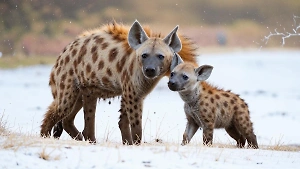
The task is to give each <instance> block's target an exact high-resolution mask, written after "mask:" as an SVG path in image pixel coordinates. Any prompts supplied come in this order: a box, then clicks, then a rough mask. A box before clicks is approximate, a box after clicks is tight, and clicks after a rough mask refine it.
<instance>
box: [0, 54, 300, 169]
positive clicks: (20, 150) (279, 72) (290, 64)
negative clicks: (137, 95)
mask: <svg viewBox="0 0 300 169" xmlns="http://www.w3.org/2000/svg"><path fill="white" fill-rule="evenodd" d="M299 56H300V51H299V50H275V51H274V50H259V51H238V52H229V53H216V54H203V55H201V56H200V57H199V63H200V64H210V65H212V66H214V70H213V72H212V75H211V77H210V78H209V79H208V81H209V82H210V83H211V84H213V85H215V86H218V87H220V88H224V89H226V90H227V89H230V90H232V91H233V92H234V93H237V94H240V96H241V97H242V98H243V99H245V101H246V102H247V103H248V105H249V108H250V115H251V120H252V122H253V125H254V132H255V134H256V135H257V139H258V144H259V146H260V149H258V150H253V149H238V148H235V142H234V140H233V139H232V138H230V137H229V136H228V134H227V133H226V132H225V130H224V129H218V130H215V132H214V141H213V144H214V146H213V147H206V146H203V145H202V130H199V131H198V132H197V133H196V135H195V136H194V137H193V139H192V141H191V143H190V144H189V145H186V146H181V145H180V143H181V139H182V134H183V131H184V129H185V124H186V119H185V115H184V113H183V102H182V101H181V99H180V98H179V96H178V93H176V92H172V91H170V90H169V89H168V88H167V78H164V79H162V80H161V82H160V83H159V84H158V86H157V87H156V88H155V89H154V91H153V92H152V93H151V94H150V95H149V96H148V97H147V98H146V100H145V103H144V113H143V142H144V143H143V144H142V145H141V146H123V145H122V144H121V134H120V131H119V128H118V116H119V113H118V110H119V109H120V103H119V102H120V99H119V98H114V99H111V100H110V101H111V104H109V102H108V101H102V100H101V101H100V102H99V103H98V106H97V114H96V137H97V140H98V143H97V144H96V145H90V144H88V143H87V142H76V141H73V140H71V139H70V137H69V136H68V135H67V134H66V133H63V136H62V138H61V140H54V139H42V138H39V137H38V136H39V130H40V124H41V120H42V118H43V115H44V113H45V111H46V109H47V106H48V105H49V104H50V103H51V101H52V96H51V93H50V88H49V86H48V79H49V74H50V70H51V66H45V65H43V66H33V67H23V68H18V69H9V70H0V103H1V104H0V119H1V116H2V121H3V120H4V121H5V122H6V126H7V128H8V130H9V131H11V132H12V133H14V134H11V135H9V136H6V135H2V136H1V135H0V157H1V158H0V168H49V169H50V168H107V169H109V168H113V169H118V168H162V169H165V168H204V169H206V168H218V169H222V168H233V169H234V168H272V169H275V168H299V166H300V148H299V145H300V134H299V132H298V129H299V128H300V123H299V121H300V113H299V112H300V104H299V101H300V90H298V87H299V86H300V79H299V72H300V66H299V65H300V57H299ZM75 124H76V126H77V127H78V128H79V130H82V129H83V113H82V112H80V113H78V115H77V117H76V120H75ZM155 139H159V141H160V142H161V143H159V142H156V141H155ZM285 147H288V148H285ZM279 150H286V151H279ZM43 155H46V156H47V155H48V156H49V157H47V158H46V159H42V158H40V157H41V156H43Z"/></svg>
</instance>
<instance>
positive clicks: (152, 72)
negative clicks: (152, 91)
mask: <svg viewBox="0 0 300 169" xmlns="http://www.w3.org/2000/svg"><path fill="white" fill-rule="evenodd" d="M144 75H145V76H146V77H147V78H150V79H152V78H154V77H156V76H157V75H158V73H157V70H156V69H155V68H154V67H146V68H144Z"/></svg>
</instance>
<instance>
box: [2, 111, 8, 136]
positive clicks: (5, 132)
mask: <svg viewBox="0 0 300 169" xmlns="http://www.w3.org/2000/svg"><path fill="white" fill-rule="evenodd" d="M7 133H8V131H7V122H6V120H4V113H3V114H2V115H1V116H0V136H2V135H6V134H7Z"/></svg>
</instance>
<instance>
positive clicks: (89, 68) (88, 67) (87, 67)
mask: <svg viewBox="0 0 300 169" xmlns="http://www.w3.org/2000/svg"><path fill="white" fill-rule="evenodd" d="M91 71H92V67H91V65H90V64H87V65H86V72H87V73H91Z"/></svg>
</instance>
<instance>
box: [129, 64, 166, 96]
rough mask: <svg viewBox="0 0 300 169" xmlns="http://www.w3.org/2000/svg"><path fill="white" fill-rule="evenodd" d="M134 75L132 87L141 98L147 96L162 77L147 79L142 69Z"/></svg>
mask: <svg viewBox="0 0 300 169" xmlns="http://www.w3.org/2000/svg"><path fill="white" fill-rule="evenodd" d="M135 75H136V76H135V79H134V84H133V85H134V86H135V87H136V88H137V92H138V94H139V95H140V96H141V97H144V96H146V95H147V94H149V93H150V92H151V91H152V90H153V89H154V87H155V86H156V85H157V83H158V82H159V80H160V79H161V78H162V77H163V75H161V76H158V77H156V78H154V79H150V78H147V77H145V76H144V74H143V72H142V69H138V71H136V72H135Z"/></svg>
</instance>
